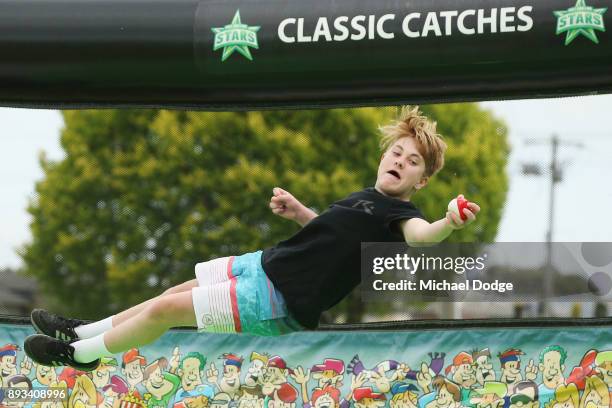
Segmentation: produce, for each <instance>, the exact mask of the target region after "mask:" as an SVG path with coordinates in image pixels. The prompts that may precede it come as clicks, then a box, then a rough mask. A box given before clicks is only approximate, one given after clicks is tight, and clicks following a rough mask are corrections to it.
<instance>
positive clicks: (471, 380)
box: [452, 363, 476, 388]
mask: <svg viewBox="0 0 612 408" xmlns="http://www.w3.org/2000/svg"><path fill="white" fill-rule="evenodd" d="M452 379H453V381H454V382H455V383H456V384H459V385H461V386H462V387H463V388H470V387H471V386H472V385H474V384H475V383H476V371H475V370H474V367H473V366H472V364H470V363H464V364H461V365H459V366H457V367H455V369H454V373H453V376H452Z"/></svg>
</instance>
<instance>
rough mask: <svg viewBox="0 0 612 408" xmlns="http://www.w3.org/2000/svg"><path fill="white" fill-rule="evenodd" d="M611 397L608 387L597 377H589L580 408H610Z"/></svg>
mask: <svg viewBox="0 0 612 408" xmlns="http://www.w3.org/2000/svg"><path fill="white" fill-rule="evenodd" d="M611 402H612V401H611V396H610V391H609V390H608V387H607V386H606V384H605V383H604V382H603V380H602V379H601V378H599V377H597V376H592V377H587V379H586V384H585V387H584V393H583V394H582V398H581V399H580V408H609V407H610V403H611Z"/></svg>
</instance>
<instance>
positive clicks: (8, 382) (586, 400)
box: [0, 326, 612, 408]
mask: <svg viewBox="0 0 612 408" xmlns="http://www.w3.org/2000/svg"><path fill="white" fill-rule="evenodd" d="M28 330H31V329H28V328H26V326H23V327H18V328H17V329H15V328H13V329H11V330H8V329H7V330H3V328H2V327H0V373H1V380H2V388H1V391H0V393H1V394H0V407H1V408H6V407H11V408H12V407H15V408H296V407H304V408H352V407H354V408H383V407H389V408H461V407H465V408H610V407H612V402H611V401H612V328H607V327H599V328H588V327H586V328H568V329H567V330H566V329H560V330H550V329H542V330H538V329H494V330H488V331H484V330H480V331H478V330H455V331H452V330H448V331H439V330H432V331H427V330H425V331H419V332H413V331H405V332H399V331H398V332H361V333H340V332H337V333H334V332H321V333H316V332H314V333H297V334H292V335H289V336H284V337H280V338H254V337H248V336H225V335H205V334H197V333H195V332H188V331H187V332H186V331H178V332H171V333H170V334H169V335H166V336H165V337H163V338H162V339H160V340H159V341H158V342H156V343H154V344H152V345H150V346H148V347H146V348H143V349H140V350H139V349H131V350H129V351H127V352H125V353H123V354H122V355H116V356H108V357H106V358H104V359H102V361H101V364H100V366H99V367H98V368H97V369H96V370H95V371H93V372H90V373H85V372H80V371H77V370H75V369H72V368H70V367H58V368H50V367H46V366H41V365H37V364H34V363H33V362H32V361H30V360H29V359H28V358H27V357H26V356H25V354H24V353H23V351H22V350H21V347H20V344H22V343H21V342H22V339H23V338H25V337H26V336H27V335H28V334H29V333H30V332H29V331H28ZM3 340H4V342H2V341H3ZM468 344H469V345H470V346H467V345H468ZM13 387H22V388H25V389H38V388H44V387H52V388H54V389H55V388H58V389H64V390H65V391H66V394H65V395H66V398H65V399H62V400H59V399H58V400H46V399H45V400H43V399H39V400H36V399H31V400H23V401H22V400H19V401H17V400H15V401H13V400H11V399H10V398H8V397H7V390H9V389H10V388H13Z"/></svg>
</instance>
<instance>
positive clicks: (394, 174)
mask: <svg viewBox="0 0 612 408" xmlns="http://www.w3.org/2000/svg"><path fill="white" fill-rule="evenodd" d="M387 173H388V174H390V175H392V176H393V177H395V178H396V179H398V180H399V179H401V177H400V175H399V173H398V172H397V171H395V170H389V171H388V172H387Z"/></svg>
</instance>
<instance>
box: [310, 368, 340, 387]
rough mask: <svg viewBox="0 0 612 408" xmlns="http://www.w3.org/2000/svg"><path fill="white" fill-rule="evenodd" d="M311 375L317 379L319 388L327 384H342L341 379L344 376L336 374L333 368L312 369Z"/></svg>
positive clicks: (338, 385) (336, 385) (335, 385)
mask: <svg viewBox="0 0 612 408" xmlns="http://www.w3.org/2000/svg"><path fill="white" fill-rule="evenodd" d="M311 377H312V378H313V379H315V380H317V381H318V386H319V388H323V387H325V386H327V385H331V386H334V387H340V386H342V379H343V378H344V376H343V375H342V374H338V372H337V371H335V370H324V371H313V372H312V373H311Z"/></svg>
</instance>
